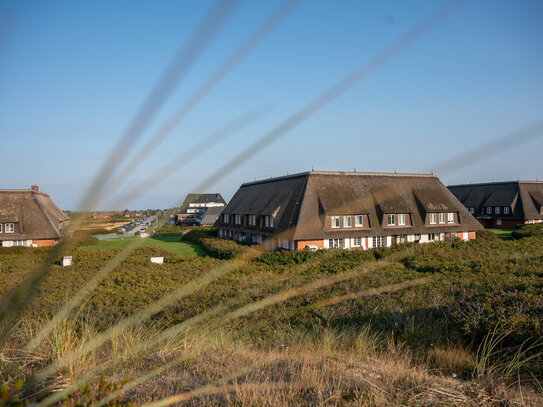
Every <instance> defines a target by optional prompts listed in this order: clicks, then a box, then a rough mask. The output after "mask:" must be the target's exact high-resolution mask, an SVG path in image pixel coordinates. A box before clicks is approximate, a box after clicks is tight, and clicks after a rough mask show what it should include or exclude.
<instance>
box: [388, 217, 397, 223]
mask: <svg viewBox="0 0 543 407" xmlns="http://www.w3.org/2000/svg"><path fill="white" fill-rule="evenodd" d="M395 225H396V215H388V226H395Z"/></svg>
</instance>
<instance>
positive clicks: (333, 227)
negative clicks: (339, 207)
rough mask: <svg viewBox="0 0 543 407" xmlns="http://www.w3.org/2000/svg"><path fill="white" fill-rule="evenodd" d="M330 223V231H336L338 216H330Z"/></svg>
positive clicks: (338, 225)
mask: <svg viewBox="0 0 543 407" xmlns="http://www.w3.org/2000/svg"><path fill="white" fill-rule="evenodd" d="M330 222H331V225H332V229H338V228H339V227H340V224H339V222H340V220H339V216H331V217H330Z"/></svg>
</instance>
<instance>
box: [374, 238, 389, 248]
mask: <svg viewBox="0 0 543 407" xmlns="http://www.w3.org/2000/svg"><path fill="white" fill-rule="evenodd" d="M386 241H387V238H386V236H373V237H372V238H371V243H372V247H383V246H386Z"/></svg>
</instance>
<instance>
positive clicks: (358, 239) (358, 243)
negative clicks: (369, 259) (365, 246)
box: [353, 237, 362, 247]
mask: <svg viewBox="0 0 543 407" xmlns="http://www.w3.org/2000/svg"><path fill="white" fill-rule="evenodd" d="M353 246H354V247H360V246H362V238H361V237H353Z"/></svg>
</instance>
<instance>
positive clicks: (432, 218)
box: [430, 213, 437, 225]
mask: <svg viewBox="0 0 543 407" xmlns="http://www.w3.org/2000/svg"><path fill="white" fill-rule="evenodd" d="M436 223H437V213H431V214H430V225H435V224H436Z"/></svg>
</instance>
